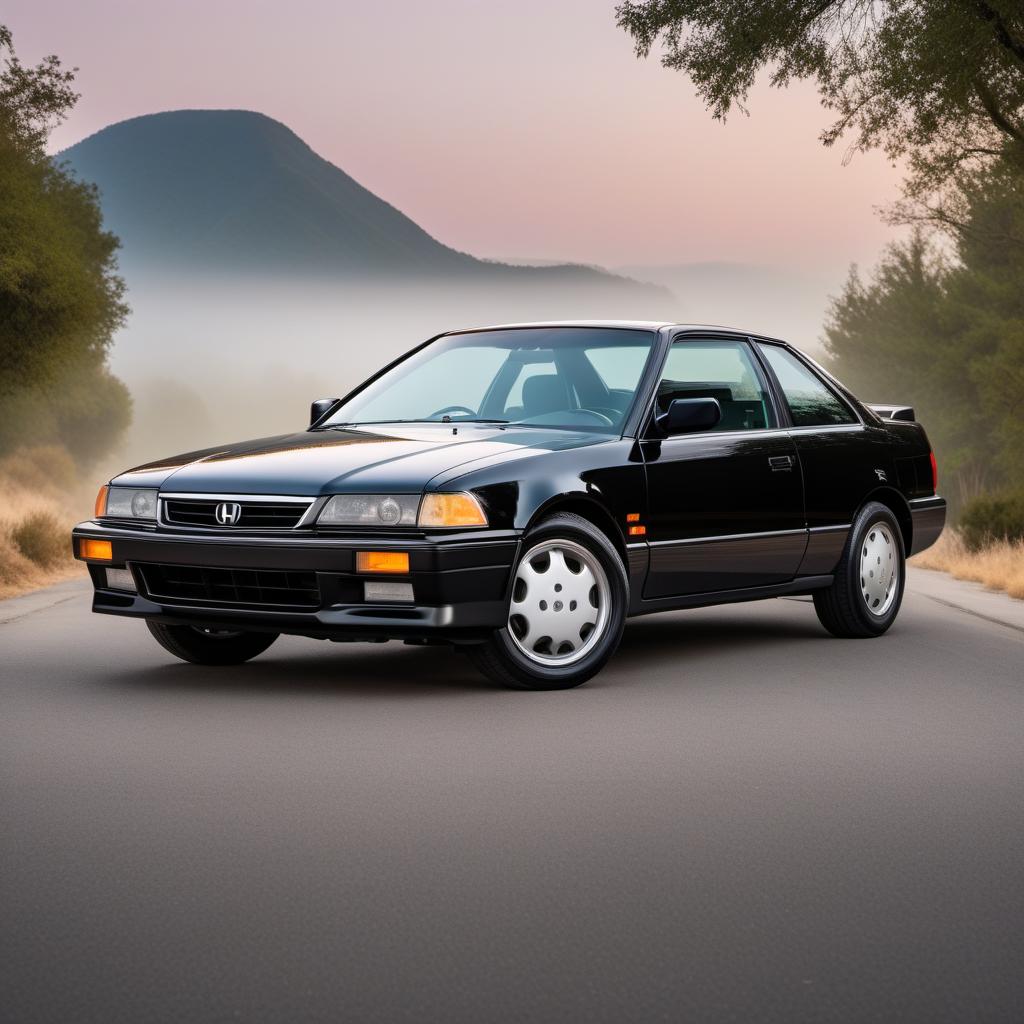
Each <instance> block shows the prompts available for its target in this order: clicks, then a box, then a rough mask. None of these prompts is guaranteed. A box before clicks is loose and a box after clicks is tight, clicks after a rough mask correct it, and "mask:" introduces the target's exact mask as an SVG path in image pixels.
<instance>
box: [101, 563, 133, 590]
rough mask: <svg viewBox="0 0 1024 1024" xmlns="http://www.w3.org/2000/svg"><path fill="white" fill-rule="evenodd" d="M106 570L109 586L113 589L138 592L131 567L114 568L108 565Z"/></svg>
mask: <svg viewBox="0 0 1024 1024" xmlns="http://www.w3.org/2000/svg"><path fill="white" fill-rule="evenodd" d="M104 571H105V572H106V574H107V586H108V587H109V588H110V589H111V590H127V591H129V592H131V593H132V594H135V593H137V592H138V588H137V587H136V586H135V577H134V576H133V575H132V571H131V569H113V568H110V567H108V568H107V569H105V570H104Z"/></svg>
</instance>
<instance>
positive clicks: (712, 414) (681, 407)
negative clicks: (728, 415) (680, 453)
mask: <svg viewBox="0 0 1024 1024" xmlns="http://www.w3.org/2000/svg"><path fill="white" fill-rule="evenodd" d="M721 419H722V407H721V406H720V405H719V404H718V399H717V398H674V399H673V400H672V401H671V402H669V406H668V408H667V409H666V410H665V412H663V413H662V414H661V415H660V416H658V417H657V419H656V422H657V424H658V426H659V427H660V428H661V431H662V433H664V434H668V435H669V436H671V435H672V434H690V433H693V432H694V431H697V430H710V429H711V428H712V427H716V426H718V423H719V421H720V420H721Z"/></svg>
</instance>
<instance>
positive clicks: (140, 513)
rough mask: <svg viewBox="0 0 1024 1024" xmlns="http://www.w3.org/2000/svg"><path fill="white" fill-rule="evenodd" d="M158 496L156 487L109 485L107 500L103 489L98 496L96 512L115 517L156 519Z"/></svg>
mask: <svg viewBox="0 0 1024 1024" xmlns="http://www.w3.org/2000/svg"><path fill="white" fill-rule="evenodd" d="M156 496H157V491H156V490H155V489H149V488H147V489H145V490H136V489H135V488H134V487H108V488H107V493H106V501H105V502H104V501H103V492H102V491H101V492H100V494H99V495H98V496H97V498H96V514H97V515H99V516H109V517H111V518H115V519H156Z"/></svg>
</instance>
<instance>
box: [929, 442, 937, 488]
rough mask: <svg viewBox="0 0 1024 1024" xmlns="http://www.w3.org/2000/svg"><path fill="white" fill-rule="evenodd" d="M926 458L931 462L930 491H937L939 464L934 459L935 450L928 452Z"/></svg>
mask: <svg viewBox="0 0 1024 1024" xmlns="http://www.w3.org/2000/svg"><path fill="white" fill-rule="evenodd" d="M928 458H929V459H930V460H931V463H932V493H933V494H938V493H939V466H938V463H936V461H935V452H929V453H928Z"/></svg>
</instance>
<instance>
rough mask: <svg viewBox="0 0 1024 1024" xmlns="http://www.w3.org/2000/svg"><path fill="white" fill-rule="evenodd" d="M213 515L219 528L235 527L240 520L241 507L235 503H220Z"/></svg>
mask: <svg viewBox="0 0 1024 1024" xmlns="http://www.w3.org/2000/svg"><path fill="white" fill-rule="evenodd" d="M214 515H215V516H216V517H217V522H218V523H219V524H220V525H221V526H235V525H236V524H237V523H238V520H239V519H241V518H242V506H241V505H239V504H238V502H237V501H222V502H220V503H219V504H218V505H217V510H216V512H215V513H214Z"/></svg>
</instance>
